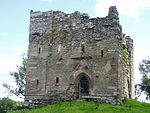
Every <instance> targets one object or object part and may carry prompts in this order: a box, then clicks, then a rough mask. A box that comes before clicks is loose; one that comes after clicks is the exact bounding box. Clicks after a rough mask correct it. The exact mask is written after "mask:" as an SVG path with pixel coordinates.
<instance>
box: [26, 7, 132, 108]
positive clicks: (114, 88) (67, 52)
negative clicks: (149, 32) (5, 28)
mask: <svg viewBox="0 0 150 113" xmlns="http://www.w3.org/2000/svg"><path fill="white" fill-rule="evenodd" d="M133 79H134V78H133V40H132V39H131V38H130V37H129V36H125V35H124V33H123V32H122V27H121V25H120V24H119V15H118V12H117V9H116V7H115V6H111V7H110V8H109V13H108V16H106V17H104V18H98V17H97V18H90V17H89V16H88V15H87V14H85V13H80V12H78V11H76V12H74V13H71V14H66V13H64V12H61V11H48V12H40V11H37V12H34V11H31V12H30V30H29V50H28V64H27V74H26V88H25V105H26V106H28V107H33V106H37V105H40V104H51V103H52V102H53V101H56V100H57V101H58V100H59V101H67V100H77V99H84V100H89V101H97V102H105V103H112V104H117V103H119V102H121V101H122V100H123V99H124V98H134V83H133Z"/></svg>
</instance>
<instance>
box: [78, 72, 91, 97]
mask: <svg viewBox="0 0 150 113" xmlns="http://www.w3.org/2000/svg"><path fill="white" fill-rule="evenodd" d="M89 88H90V78H89V77H88V75H86V74H85V73H80V74H79V75H78V77H77V78H76V92H77V95H78V96H77V98H82V96H88V95H89V91H90V89H89Z"/></svg>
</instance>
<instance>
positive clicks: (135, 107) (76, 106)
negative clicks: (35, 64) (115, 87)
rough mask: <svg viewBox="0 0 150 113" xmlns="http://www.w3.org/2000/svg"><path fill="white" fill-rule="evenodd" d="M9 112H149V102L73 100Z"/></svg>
mask: <svg viewBox="0 0 150 113" xmlns="http://www.w3.org/2000/svg"><path fill="white" fill-rule="evenodd" d="M9 113H150V104H147V103H141V102H138V101H135V100H127V101H126V102H124V103H122V104H121V105H111V104H102V103H94V102H85V101H81V102H76V101H73V102H59V103H56V104H53V105H48V106H44V107H40V108H37V109H30V110H19V111H14V112H9Z"/></svg>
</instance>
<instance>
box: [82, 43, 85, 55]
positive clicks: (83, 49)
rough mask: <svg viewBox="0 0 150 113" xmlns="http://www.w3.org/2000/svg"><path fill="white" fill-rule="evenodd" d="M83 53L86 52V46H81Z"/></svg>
mask: <svg viewBox="0 0 150 113" xmlns="http://www.w3.org/2000/svg"><path fill="white" fill-rule="evenodd" d="M81 51H82V52H83V53H84V52H85V45H84V44H81Z"/></svg>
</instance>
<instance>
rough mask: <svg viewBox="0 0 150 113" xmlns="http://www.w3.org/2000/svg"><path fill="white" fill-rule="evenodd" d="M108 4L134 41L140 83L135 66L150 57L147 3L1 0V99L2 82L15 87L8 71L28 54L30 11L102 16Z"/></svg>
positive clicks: (134, 0)
mask: <svg viewBox="0 0 150 113" xmlns="http://www.w3.org/2000/svg"><path fill="white" fill-rule="evenodd" d="M111 5H116V6H117V9H118V12H119V16H120V23H121V25H122V27H123V32H124V33H126V35H130V36H131V37H132V38H133V40H134V65H135V70H134V71H135V83H139V81H140V74H139V73H140V72H139V71H138V64H139V62H141V60H142V59H147V58H148V56H150V50H149V49H150V35H149V33H150V13H149V12H150V0H0V48H1V49H0V97H4V96H6V93H5V91H4V89H3V87H2V83H8V84H12V85H14V81H13V79H12V78H11V77H10V76H9V72H10V71H14V70H15V69H16V65H19V64H20V63H21V55H22V54H23V52H25V53H27V48H28V34H29V31H28V30H29V16H30V15H29V14H30V10H34V11H39V10H40V11H48V10H61V11H64V12H66V13H72V12H74V11H80V12H83V13H88V14H89V16H91V17H103V16H106V15H107V14H108V8H109V7H110V6H111ZM12 98H13V99H16V98H15V97H12Z"/></svg>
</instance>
